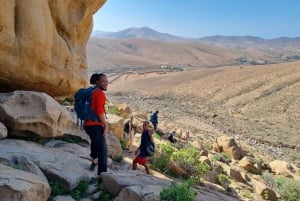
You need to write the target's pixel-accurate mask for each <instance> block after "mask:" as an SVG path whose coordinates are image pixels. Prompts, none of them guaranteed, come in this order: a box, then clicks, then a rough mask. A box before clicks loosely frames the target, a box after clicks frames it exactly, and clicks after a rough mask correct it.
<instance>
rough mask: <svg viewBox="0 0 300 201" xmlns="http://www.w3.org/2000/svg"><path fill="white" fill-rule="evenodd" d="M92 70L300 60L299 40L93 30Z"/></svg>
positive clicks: (259, 63)
mask: <svg viewBox="0 0 300 201" xmlns="http://www.w3.org/2000/svg"><path fill="white" fill-rule="evenodd" d="M87 53H88V54H87V56H88V64H89V66H92V67H91V71H93V70H97V69H104V68H114V69H118V68H124V67H125V66H126V67H132V66H135V67H136V66H140V67H141V66H146V67H147V66H148V67H150V66H152V67H153V66H156V67H159V66H161V65H163V64H172V65H179V66H206V67H212V66H220V65H262V64H270V63H281V62H288V61H295V60H300V37H297V38H288V37H281V38H275V39H264V38H260V37H254V36H222V35H216V36H208V37H203V38H198V39H188V38H182V37H178V36H173V35H171V34H167V33H160V32H158V31H155V30H153V29H151V28H148V27H142V28H129V29H125V30H122V31H119V32H103V31H94V32H93V34H92V37H91V38H90V40H89V42H88V45H87Z"/></svg>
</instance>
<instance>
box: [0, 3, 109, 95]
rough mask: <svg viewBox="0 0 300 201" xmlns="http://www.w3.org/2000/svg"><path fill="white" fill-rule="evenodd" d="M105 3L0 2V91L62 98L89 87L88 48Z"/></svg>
mask: <svg viewBox="0 0 300 201" xmlns="http://www.w3.org/2000/svg"><path fill="white" fill-rule="evenodd" d="M105 1H106V0H88V1H87V0H64V1H60V0H52V1H48V0H22V1H11V0H3V1H1V4H0V33H1V37H0V75H1V76H0V91H1V92H8V91H13V90H20V89H22V90H33V91H42V92H46V93H48V94H50V95H52V96H55V97H59V96H69V95H72V94H74V92H75V91H76V90H77V89H78V88H80V87H82V86H84V85H87V82H86V80H87V60H86V50H85V47H86V44H87V41H88V39H89V36H90V33H91V31H92V27H93V14H94V13H95V12H96V11H97V10H98V9H99V8H100V7H101V6H102V5H103V4H104V3H105Z"/></svg>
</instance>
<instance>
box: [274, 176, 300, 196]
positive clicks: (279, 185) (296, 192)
mask: <svg viewBox="0 0 300 201" xmlns="http://www.w3.org/2000/svg"><path fill="white" fill-rule="evenodd" d="M274 181H275V188H276V190H277V191H278V192H279V193H280V195H281V197H282V198H283V199H284V200H285V201H299V200H300V181H299V180H298V181H296V180H294V179H290V178H284V177H279V178H275V180H274Z"/></svg>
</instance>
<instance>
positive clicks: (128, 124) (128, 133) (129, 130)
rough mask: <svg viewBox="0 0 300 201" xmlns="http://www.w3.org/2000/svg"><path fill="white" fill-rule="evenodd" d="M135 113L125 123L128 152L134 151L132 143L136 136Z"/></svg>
mask: <svg viewBox="0 0 300 201" xmlns="http://www.w3.org/2000/svg"><path fill="white" fill-rule="evenodd" d="M132 122H133V115H130V117H129V120H128V121H127V122H126V123H125V124H124V136H125V139H126V149H128V153H132V143H133V136H134V129H133V123H132Z"/></svg>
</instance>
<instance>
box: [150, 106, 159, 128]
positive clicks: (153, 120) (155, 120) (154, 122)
mask: <svg viewBox="0 0 300 201" xmlns="http://www.w3.org/2000/svg"><path fill="white" fill-rule="evenodd" d="M158 113H159V111H155V112H153V113H152V114H151V115H150V121H151V123H152V125H153V128H154V131H156V129H157V124H158V116H157V115H158Z"/></svg>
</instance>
